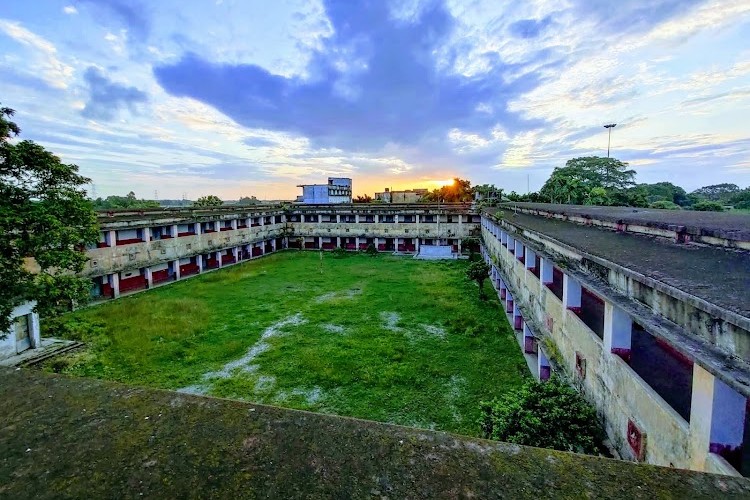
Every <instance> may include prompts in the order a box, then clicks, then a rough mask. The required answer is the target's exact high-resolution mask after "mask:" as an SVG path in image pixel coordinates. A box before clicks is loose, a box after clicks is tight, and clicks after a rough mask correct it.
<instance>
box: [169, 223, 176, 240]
mask: <svg viewBox="0 0 750 500" xmlns="http://www.w3.org/2000/svg"><path fill="white" fill-rule="evenodd" d="M169 230H170V231H171V233H170V236H172V238H177V224H172V226H171V227H170V229H169Z"/></svg>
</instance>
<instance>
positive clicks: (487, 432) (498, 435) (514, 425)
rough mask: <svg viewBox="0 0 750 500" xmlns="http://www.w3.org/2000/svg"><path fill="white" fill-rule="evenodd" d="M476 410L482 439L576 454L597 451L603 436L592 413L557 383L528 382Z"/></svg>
mask: <svg viewBox="0 0 750 500" xmlns="http://www.w3.org/2000/svg"><path fill="white" fill-rule="evenodd" d="M480 407H481V411H482V418H481V420H480V425H481V432H482V435H483V436H484V437H485V438H488V439H495V440H498V441H506V442H509V443H516V444H523V445H527V446H536V447H540V448H552V449H554V450H561V451H573V452H577V453H589V454H596V453H598V452H599V450H600V447H601V442H602V438H603V436H604V434H603V432H602V429H601V427H600V425H599V421H598V420H597V416H596V410H595V409H594V407H593V406H591V405H590V404H588V403H587V402H586V401H585V400H584V399H583V398H582V397H581V396H580V395H579V394H578V393H577V392H576V391H575V390H574V389H572V388H571V387H568V386H567V385H565V384H564V383H563V382H561V381H560V380H558V379H554V378H553V379H552V380H550V381H549V382H541V383H540V382H529V383H527V384H525V385H524V386H523V387H521V388H519V389H516V390H514V391H510V392H508V393H506V394H504V395H503V396H502V397H500V398H496V399H494V400H493V401H491V402H481V403H480Z"/></svg>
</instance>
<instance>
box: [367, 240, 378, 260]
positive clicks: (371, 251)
mask: <svg viewBox="0 0 750 500" xmlns="http://www.w3.org/2000/svg"><path fill="white" fill-rule="evenodd" d="M365 253H366V254H367V255H372V256H373V257H374V256H375V255H377V254H378V249H377V248H375V244H374V243H370V244H369V245H367V249H366V250H365Z"/></svg>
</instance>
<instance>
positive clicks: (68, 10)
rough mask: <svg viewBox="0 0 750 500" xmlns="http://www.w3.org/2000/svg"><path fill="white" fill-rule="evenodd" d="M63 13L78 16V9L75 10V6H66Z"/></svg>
mask: <svg viewBox="0 0 750 500" xmlns="http://www.w3.org/2000/svg"><path fill="white" fill-rule="evenodd" d="M63 12H65V13H66V14H68V15H74V14H78V9H76V8H75V5H66V6H65V7H63Z"/></svg>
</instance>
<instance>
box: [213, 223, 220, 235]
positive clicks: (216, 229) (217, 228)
mask: <svg viewBox="0 0 750 500" xmlns="http://www.w3.org/2000/svg"><path fill="white" fill-rule="evenodd" d="M214 231H216V232H217V233H218V232H219V231H221V221H218V220H215V221H214Z"/></svg>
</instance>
